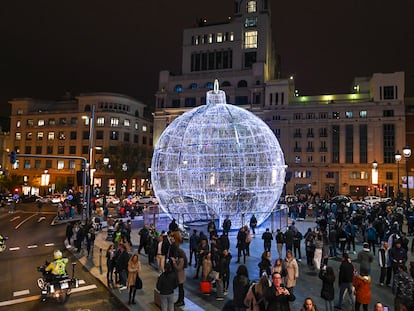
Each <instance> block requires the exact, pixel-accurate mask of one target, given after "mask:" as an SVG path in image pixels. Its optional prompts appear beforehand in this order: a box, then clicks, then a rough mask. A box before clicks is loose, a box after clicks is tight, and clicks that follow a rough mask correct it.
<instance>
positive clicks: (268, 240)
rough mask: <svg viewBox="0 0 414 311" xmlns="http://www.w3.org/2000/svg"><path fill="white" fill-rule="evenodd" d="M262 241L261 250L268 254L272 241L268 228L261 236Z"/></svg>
mask: <svg viewBox="0 0 414 311" xmlns="http://www.w3.org/2000/svg"><path fill="white" fill-rule="evenodd" d="M262 240H263V248H264V251H265V252H270V249H271V247H272V240H273V235H272V233H271V232H270V230H269V228H266V231H265V232H263V234H262Z"/></svg>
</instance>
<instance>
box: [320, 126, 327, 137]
mask: <svg viewBox="0 0 414 311" xmlns="http://www.w3.org/2000/svg"><path fill="white" fill-rule="evenodd" d="M319 137H328V130H327V129H326V127H322V128H320V129H319Z"/></svg>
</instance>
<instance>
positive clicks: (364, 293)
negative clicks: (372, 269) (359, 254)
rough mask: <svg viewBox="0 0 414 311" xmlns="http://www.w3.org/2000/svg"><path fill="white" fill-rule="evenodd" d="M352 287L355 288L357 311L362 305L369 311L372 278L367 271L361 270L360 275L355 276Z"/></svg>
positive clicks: (365, 310)
mask: <svg viewBox="0 0 414 311" xmlns="http://www.w3.org/2000/svg"><path fill="white" fill-rule="evenodd" d="M352 285H353V286H354V287H355V311H359V307H360V306H361V305H362V308H363V310H364V311H368V304H369V303H370V302H371V277H370V276H369V275H368V271H366V269H361V271H360V273H359V275H356V276H354V280H353V282H352Z"/></svg>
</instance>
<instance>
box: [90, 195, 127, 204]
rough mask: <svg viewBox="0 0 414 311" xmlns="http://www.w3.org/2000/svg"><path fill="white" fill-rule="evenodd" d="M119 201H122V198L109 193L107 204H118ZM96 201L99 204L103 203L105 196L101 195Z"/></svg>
mask: <svg viewBox="0 0 414 311" xmlns="http://www.w3.org/2000/svg"><path fill="white" fill-rule="evenodd" d="M119 202H121V200H120V199H119V198H118V197H116V196H113V195H107V196H106V204H107V205H118V204H119ZM95 203H96V204H98V205H103V197H100V198H99V199H97V200H96V201H95Z"/></svg>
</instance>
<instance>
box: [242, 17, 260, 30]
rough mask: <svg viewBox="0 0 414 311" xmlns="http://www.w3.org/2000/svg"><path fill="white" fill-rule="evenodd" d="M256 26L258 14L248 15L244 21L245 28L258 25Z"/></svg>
mask: <svg viewBox="0 0 414 311" xmlns="http://www.w3.org/2000/svg"><path fill="white" fill-rule="evenodd" d="M256 26H257V16H250V17H247V18H246V20H245V21H244V27H245V28H249V27H256Z"/></svg>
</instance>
